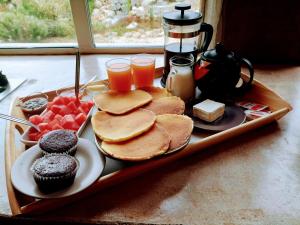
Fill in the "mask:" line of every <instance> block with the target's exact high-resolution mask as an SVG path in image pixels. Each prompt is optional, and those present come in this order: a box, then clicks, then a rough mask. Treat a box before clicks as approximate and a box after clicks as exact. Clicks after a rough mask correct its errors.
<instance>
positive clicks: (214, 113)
mask: <svg viewBox="0 0 300 225" xmlns="http://www.w3.org/2000/svg"><path fill="white" fill-rule="evenodd" d="M224 111H225V104H223V103H220V102H215V101H212V100H209V99H206V100H205V101H203V102H200V103H198V104H196V105H194V106H193V115H194V116H195V117H198V118H199V119H201V120H204V121H206V122H213V121H215V120H216V119H218V118H219V117H220V116H222V115H223V114H224Z"/></svg>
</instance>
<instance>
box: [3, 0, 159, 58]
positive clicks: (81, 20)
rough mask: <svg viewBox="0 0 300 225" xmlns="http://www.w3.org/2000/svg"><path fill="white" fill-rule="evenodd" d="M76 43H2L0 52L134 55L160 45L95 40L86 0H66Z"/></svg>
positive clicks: (157, 51)
mask: <svg viewBox="0 0 300 225" xmlns="http://www.w3.org/2000/svg"><path fill="white" fill-rule="evenodd" d="M69 2H70V6H71V13H72V17H73V22H74V27H75V33H76V37H77V43H76V42H74V43H7V44H6V43H5V44H0V55H30V54H38V55H43V54H74V53H76V51H78V49H79V52H80V53H82V54H131V53H132V54H134V53H141V52H142V53H152V54H160V53H163V43H162V44H147V43H126V44H125V43H103V44H102V43H101V44H99V43H95V42H94V38H93V37H94V35H93V31H92V23H91V17H90V13H89V8H88V7H89V6H88V0H69Z"/></svg>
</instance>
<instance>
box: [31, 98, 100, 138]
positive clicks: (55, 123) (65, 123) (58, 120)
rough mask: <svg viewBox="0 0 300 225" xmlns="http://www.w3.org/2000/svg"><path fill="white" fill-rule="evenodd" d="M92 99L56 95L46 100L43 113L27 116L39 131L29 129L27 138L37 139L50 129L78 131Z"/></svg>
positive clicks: (91, 104) (89, 108) (91, 103)
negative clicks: (81, 100)
mask: <svg viewBox="0 0 300 225" xmlns="http://www.w3.org/2000/svg"><path fill="white" fill-rule="evenodd" d="M93 105H94V103H93V102H92V101H85V102H77V101H76V98H75V97H68V96H57V97H55V98H54V99H53V101H52V102H48V105H47V111H46V112H45V113H44V114H43V115H34V116H31V117H29V121H30V122H32V123H33V124H35V125H37V126H38V127H39V128H40V130H41V132H37V131H36V130H35V129H30V130H29V132H28V138H29V140H31V141H38V140H39V139H40V137H41V136H42V135H44V134H46V133H47V132H49V131H51V130H58V129H70V130H74V131H78V129H79V128H80V126H81V125H82V124H83V123H84V122H85V121H86V119H87V114H88V113H89V111H90V110H91V108H92V107H93Z"/></svg>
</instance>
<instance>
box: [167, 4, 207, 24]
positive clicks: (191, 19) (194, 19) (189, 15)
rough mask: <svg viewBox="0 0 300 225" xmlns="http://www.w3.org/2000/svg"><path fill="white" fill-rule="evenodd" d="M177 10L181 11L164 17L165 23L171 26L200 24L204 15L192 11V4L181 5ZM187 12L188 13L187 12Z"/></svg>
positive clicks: (178, 5) (169, 13)
mask: <svg viewBox="0 0 300 225" xmlns="http://www.w3.org/2000/svg"><path fill="white" fill-rule="evenodd" d="M175 9H177V10H180V11H172V12H166V13H164V15H163V19H164V22H165V23H167V24H171V25H179V26H184V25H193V24H197V23H199V22H200V20H201V18H202V14H201V13H199V12H196V11H192V10H188V9H191V4H189V3H180V4H176V5H175ZM185 10H187V11H185Z"/></svg>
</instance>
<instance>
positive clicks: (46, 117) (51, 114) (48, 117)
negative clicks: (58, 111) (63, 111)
mask: <svg viewBox="0 0 300 225" xmlns="http://www.w3.org/2000/svg"><path fill="white" fill-rule="evenodd" d="M54 116H55V113H54V112H52V111H51V110H48V111H47V112H46V113H45V114H44V115H43V117H44V121H51V120H53V119H54Z"/></svg>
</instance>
